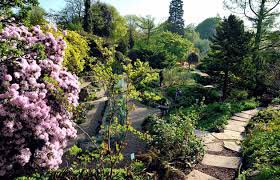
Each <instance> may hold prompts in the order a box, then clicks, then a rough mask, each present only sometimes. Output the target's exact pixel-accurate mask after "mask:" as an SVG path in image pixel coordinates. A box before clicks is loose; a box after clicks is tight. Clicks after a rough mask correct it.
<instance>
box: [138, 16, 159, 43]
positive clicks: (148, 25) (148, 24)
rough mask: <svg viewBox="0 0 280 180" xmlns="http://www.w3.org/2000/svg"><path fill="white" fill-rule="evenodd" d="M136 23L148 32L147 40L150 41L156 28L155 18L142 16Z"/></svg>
mask: <svg viewBox="0 0 280 180" xmlns="http://www.w3.org/2000/svg"><path fill="white" fill-rule="evenodd" d="M136 25H137V26H138V27H139V28H140V29H141V30H142V31H143V32H144V33H145V34H146V36H147V42H149V40H150V37H151V34H152V32H153V30H154V29H155V18H153V17H152V16H146V17H140V18H138V19H137V23H136Z"/></svg>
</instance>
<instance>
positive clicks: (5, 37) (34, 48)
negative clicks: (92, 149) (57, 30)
mask: <svg viewBox="0 0 280 180" xmlns="http://www.w3.org/2000/svg"><path fill="white" fill-rule="evenodd" d="M65 49H66V43H65V42H64V41H63V39H62V37H57V38H56V37H54V36H53V35H52V34H51V33H43V31H42V30H41V29H40V27H39V26H36V27H33V28H32V29H31V30H29V29H28V28H26V27H24V26H20V27H18V26H14V25H9V26H7V27H5V28H4V29H3V30H2V32H1V33H0V84H1V86H0V176H7V175H8V174H9V175H11V174H15V173H16V171H22V170H26V169H37V168H40V169H56V168H58V166H59V164H61V163H62V159H61V158H62V155H63V148H65V147H66V145H67V140H68V139H70V138H75V136H76V130H75V128H74V127H73V123H72V122H71V116H72V113H71V110H72V109H73V107H76V106H77V105H78V94H79V86H78V78H77V76H76V75H73V74H71V73H69V72H67V70H66V69H65V68H63V67H62V62H63V56H64V50H65Z"/></svg>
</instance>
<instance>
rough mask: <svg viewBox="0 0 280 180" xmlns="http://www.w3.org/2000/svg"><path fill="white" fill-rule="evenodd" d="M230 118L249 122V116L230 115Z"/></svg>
mask: <svg viewBox="0 0 280 180" xmlns="http://www.w3.org/2000/svg"><path fill="white" fill-rule="evenodd" d="M231 119H233V120H235V121H241V122H249V121H250V118H242V117H238V116H232V117H231Z"/></svg>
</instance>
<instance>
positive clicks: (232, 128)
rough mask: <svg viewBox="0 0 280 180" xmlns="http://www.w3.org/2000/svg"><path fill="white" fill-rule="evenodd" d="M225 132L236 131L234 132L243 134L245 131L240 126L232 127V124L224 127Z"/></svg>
mask: <svg viewBox="0 0 280 180" xmlns="http://www.w3.org/2000/svg"><path fill="white" fill-rule="evenodd" d="M225 130H231V131H236V132H241V133H243V132H244V131H245V128H244V127H243V126H240V125H233V124H228V125H226V126H225Z"/></svg>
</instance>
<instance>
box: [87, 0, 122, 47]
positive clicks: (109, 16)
mask: <svg viewBox="0 0 280 180" xmlns="http://www.w3.org/2000/svg"><path fill="white" fill-rule="evenodd" d="M89 16H90V17H89V19H90V21H89V27H90V28H91V29H90V32H91V33H93V34H94V35H97V36H100V37H105V38H111V39H112V40H113V41H115V42H118V41H119V40H120V39H121V38H123V37H125V36H126V33H127V26H126V22H125V19H124V18H123V17H121V16H120V14H119V13H118V11H117V10H116V8H114V7H113V6H110V5H108V4H105V3H101V2H99V1H98V2H96V3H94V4H92V5H91V8H90V14H89Z"/></svg>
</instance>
